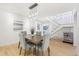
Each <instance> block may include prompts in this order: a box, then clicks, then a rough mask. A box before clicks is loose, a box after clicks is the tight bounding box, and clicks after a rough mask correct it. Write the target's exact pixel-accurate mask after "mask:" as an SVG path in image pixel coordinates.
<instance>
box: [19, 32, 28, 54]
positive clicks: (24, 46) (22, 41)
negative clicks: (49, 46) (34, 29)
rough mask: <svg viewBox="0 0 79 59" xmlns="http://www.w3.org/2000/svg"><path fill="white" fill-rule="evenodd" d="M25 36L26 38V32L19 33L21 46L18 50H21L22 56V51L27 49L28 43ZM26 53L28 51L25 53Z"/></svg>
mask: <svg viewBox="0 0 79 59" xmlns="http://www.w3.org/2000/svg"><path fill="white" fill-rule="evenodd" d="M25 36H26V32H25V31H22V32H20V33H19V38H20V39H19V45H18V48H20V53H19V54H21V51H22V49H25V48H26V45H27V44H26V41H25ZM25 53H26V51H25Z"/></svg>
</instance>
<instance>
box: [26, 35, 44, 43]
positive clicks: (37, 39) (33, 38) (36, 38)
mask: <svg viewBox="0 0 79 59" xmlns="http://www.w3.org/2000/svg"><path fill="white" fill-rule="evenodd" d="M26 38H27V39H29V41H30V42H32V43H34V44H38V43H39V42H40V41H41V40H43V39H42V38H43V37H42V36H36V35H35V36H26Z"/></svg>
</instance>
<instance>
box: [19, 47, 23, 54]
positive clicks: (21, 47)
mask: <svg viewBox="0 0 79 59" xmlns="http://www.w3.org/2000/svg"><path fill="white" fill-rule="evenodd" d="M21 51H22V47H20V53H19V55H21Z"/></svg>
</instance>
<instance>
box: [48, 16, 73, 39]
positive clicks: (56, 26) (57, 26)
mask: <svg viewBox="0 0 79 59" xmlns="http://www.w3.org/2000/svg"><path fill="white" fill-rule="evenodd" d="M48 20H50V22H51V23H52V31H51V37H53V36H54V34H55V33H56V32H58V31H59V30H61V29H62V28H64V27H69V28H71V27H73V26H74V25H73V24H59V23H58V22H57V21H56V20H55V19H51V18H50V17H49V18H48Z"/></svg>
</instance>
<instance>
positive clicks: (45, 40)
mask: <svg viewBox="0 0 79 59" xmlns="http://www.w3.org/2000/svg"><path fill="white" fill-rule="evenodd" d="M49 40H50V34H49V33H46V34H44V35H43V46H42V48H43V50H47V48H48V46H49Z"/></svg>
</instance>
